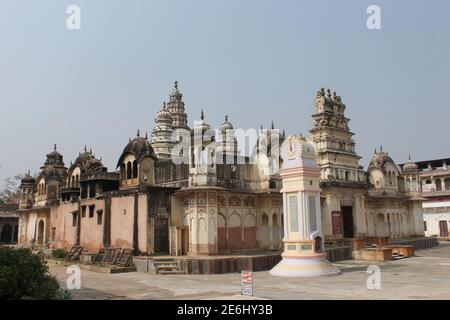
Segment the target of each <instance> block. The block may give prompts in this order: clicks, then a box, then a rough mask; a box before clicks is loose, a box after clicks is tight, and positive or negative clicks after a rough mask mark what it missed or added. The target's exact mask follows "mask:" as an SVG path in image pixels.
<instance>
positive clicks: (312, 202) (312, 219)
mask: <svg viewBox="0 0 450 320" xmlns="http://www.w3.org/2000/svg"><path fill="white" fill-rule="evenodd" d="M308 200H309V225H310V227H311V231H316V230H317V221H316V197H315V196H309V197H308Z"/></svg>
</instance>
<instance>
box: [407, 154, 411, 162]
mask: <svg viewBox="0 0 450 320" xmlns="http://www.w3.org/2000/svg"><path fill="white" fill-rule="evenodd" d="M408 161H411V153H410V154H409V155H408Z"/></svg>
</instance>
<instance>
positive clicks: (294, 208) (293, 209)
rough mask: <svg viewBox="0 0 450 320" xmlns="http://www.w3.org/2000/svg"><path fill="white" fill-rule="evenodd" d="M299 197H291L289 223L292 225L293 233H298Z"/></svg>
mask: <svg viewBox="0 0 450 320" xmlns="http://www.w3.org/2000/svg"><path fill="white" fill-rule="evenodd" d="M297 199H298V197H297V196H290V197H289V219H290V220H289V222H290V225H291V232H298V200H297Z"/></svg>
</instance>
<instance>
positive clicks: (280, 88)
mask: <svg viewBox="0 0 450 320" xmlns="http://www.w3.org/2000/svg"><path fill="white" fill-rule="evenodd" d="M71 4H76V5H79V6H80V8H81V30H75V31H74V30H68V29H67V27H66V19H67V17H68V14H67V13H66V9H67V7H68V6H69V5H71ZM371 4H377V5H379V6H380V7H381V25H382V30H372V31H371V30H368V28H367V27H366V19H367V16H368V15H367V13H366V9H367V7H368V6H369V5H371ZM0 41H1V48H0V111H1V116H0V139H1V144H0V147H1V148H0V150H1V151H0V152H1V153H0V165H1V167H0V179H3V178H5V177H8V176H12V175H15V174H17V173H23V172H26V171H27V170H28V169H31V171H32V172H37V171H38V170H39V167H40V166H41V165H42V164H43V162H44V160H45V155H46V154H47V153H48V152H50V151H51V150H52V147H53V144H54V143H57V144H58V150H59V151H60V152H61V153H62V154H63V155H64V160H65V163H66V165H69V162H70V161H71V160H74V159H75V158H76V156H77V155H78V151H80V150H82V149H83V147H84V145H85V144H87V145H88V147H92V149H93V151H94V153H95V154H96V155H97V156H102V157H103V162H104V164H105V165H106V166H108V167H109V169H110V170H113V169H115V168H114V167H115V163H116V161H117V159H118V157H119V156H120V153H121V152H122V149H123V147H124V146H125V145H126V143H127V142H128V138H129V137H133V136H135V134H136V129H138V128H139V129H141V132H144V131H146V130H147V131H149V132H150V131H151V129H152V127H153V125H154V118H155V113H156V112H157V111H158V110H159V109H160V108H161V104H162V101H164V100H167V99H168V94H169V92H170V90H171V88H172V84H173V81H174V80H178V81H179V82H180V85H179V86H180V89H181V91H182V92H183V94H184V100H185V102H186V107H187V112H188V116H189V123H190V124H191V125H192V122H193V121H194V120H197V119H198V118H199V113H200V110H201V108H204V110H205V116H206V121H207V122H208V123H209V124H211V125H214V126H217V125H219V124H220V123H221V122H222V121H223V118H224V115H225V114H228V115H229V116H230V121H231V122H232V123H233V124H234V126H235V127H240V128H259V126H260V125H261V124H263V125H264V126H265V127H269V126H270V122H271V121H272V120H273V121H274V122H275V125H276V126H277V127H279V128H285V129H286V131H287V133H300V132H302V133H303V134H307V131H308V130H309V129H310V128H311V127H312V119H311V114H312V113H313V112H314V108H313V100H314V97H315V93H316V91H317V90H318V89H319V88H320V87H321V86H325V87H331V88H332V89H335V90H336V91H337V93H338V95H340V96H342V99H343V101H344V103H346V105H347V116H348V117H349V118H351V122H350V128H351V130H352V131H353V132H355V134H356V135H355V141H356V150H357V152H358V153H359V154H360V155H361V156H362V157H363V159H362V160H361V164H363V165H364V166H367V163H368V161H369V160H370V157H371V156H372V153H373V149H374V148H375V147H378V146H379V145H380V144H382V145H383V148H384V149H387V150H388V151H389V152H390V155H391V156H392V157H393V158H394V160H395V161H396V162H403V161H405V160H407V157H408V154H409V153H411V155H412V157H413V159H415V160H424V159H429V158H438V157H448V156H450V148H449V140H450V139H449V137H450V125H449V124H450V109H449V107H450V104H449V98H448V94H449V91H450V90H449V89H450V80H449V76H450V1H448V0H433V1H411V0H403V1H400V0H396V1H392V0H390V1H381V0H374V1H365V0H341V1H335V0H330V1H317V0H314V1H312V0H311V1H299V0H292V1H288V0H278V1H275V0H271V1H264V0H179V1H175V0H171V1H168V0H159V1H150V0H145V1H144V0H142V1H138V0H135V1H132V0H127V1H125V0H123V1H112V0H104V1H102V0H95V1H92V0H86V1H81V0H71V1H64V0H52V1H50V0H40V1H21V0H0Z"/></svg>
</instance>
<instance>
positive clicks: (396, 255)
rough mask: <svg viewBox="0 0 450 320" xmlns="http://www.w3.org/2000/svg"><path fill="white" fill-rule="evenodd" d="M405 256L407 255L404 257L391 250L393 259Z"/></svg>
mask: <svg viewBox="0 0 450 320" xmlns="http://www.w3.org/2000/svg"><path fill="white" fill-rule="evenodd" d="M406 258H407V257H405V256H404V255H402V254H399V253H394V252H392V259H394V260H400V259H406Z"/></svg>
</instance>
